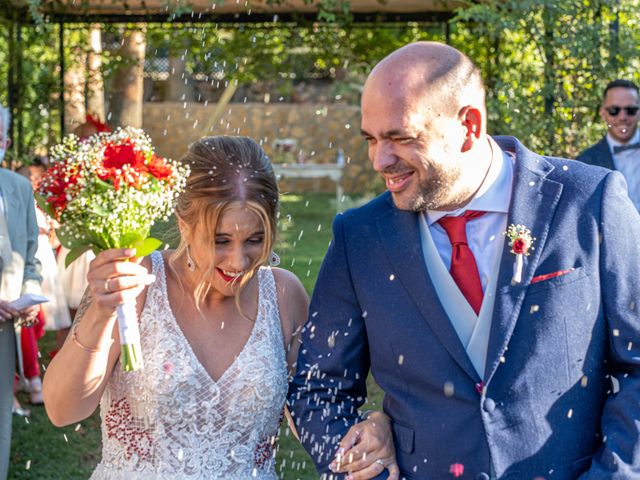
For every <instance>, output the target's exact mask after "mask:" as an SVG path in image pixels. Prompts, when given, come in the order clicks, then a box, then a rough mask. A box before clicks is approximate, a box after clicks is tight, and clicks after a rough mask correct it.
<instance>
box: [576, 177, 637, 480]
mask: <svg viewBox="0 0 640 480" xmlns="http://www.w3.org/2000/svg"><path fill="white" fill-rule="evenodd" d="M601 208H602V210H601V212H602V214H601V230H600V235H601V238H600V245H601V256H600V276H601V278H600V284H601V286H602V302H603V309H604V314H605V317H606V321H607V324H608V332H609V359H608V361H609V366H610V368H609V369H610V372H611V374H612V375H613V376H615V377H616V378H617V379H618V382H619V384H620V390H619V391H618V392H617V393H613V394H611V395H610V396H609V397H608V399H607V400H606V403H605V406H604V410H603V413H602V421H601V425H602V435H603V438H604V439H605V441H604V444H603V446H602V447H601V448H600V450H599V451H598V452H597V453H596V455H594V457H593V460H592V464H591V469H590V470H589V471H588V472H586V473H585V474H584V475H583V476H582V477H580V478H581V479H583V480H587V479H589V480H595V479H604V478H606V479H610V480H622V479H630V478H637V477H638V476H639V475H640V314H639V313H638V312H639V311H640V247H639V245H640V243H639V242H640V217H639V216H638V213H637V211H636V210H635V207H634V206H633V204H632V203H631V201H630V200H629V197H628V195H627V191H626V186H625V184H624V180H623V178H622V176H621V175H620V174H619V173H617V172H613V173H611V174H609V175H608V176H607V177H606V179H605V185H604V189H603V195H602V207H601Z"/></svg>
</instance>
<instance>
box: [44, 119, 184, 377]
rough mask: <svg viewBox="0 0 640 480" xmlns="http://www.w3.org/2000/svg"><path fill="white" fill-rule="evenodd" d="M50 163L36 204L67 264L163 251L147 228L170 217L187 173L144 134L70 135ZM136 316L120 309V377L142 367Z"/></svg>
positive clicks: (126, 130)
mask: <svg viewBox="0 0 640 480" xmlns="http://www.w3.org/2000/svg"><path fill="white" fill-rule="evenodd" d="M51 160H52V166H51V167H50V168H49V170H48V171H47V172H46V174H45V175H44V176H43V178H42V180H41V182H40V184H39V186H38V191H37V192H36V201H37V202H38V206H39V207H40V208H41V209H42V210H43V211H45V212H46V213H47V214H49V215H50V216H51V217H53V218H55V219H56V220H57V221H58V222H59V223H60V227H59V228H58V229H56V234H57V236H58V238H59V240H60V243H62V245H64V246H65V247H67V248H68V249H69V250H70V252H69V253H68V255H67V258H66V265H69V264H70V263H71V262H72V261H74V260H75V259H76V258H78V257H79V256H80V255H82V254H83V253H84V252H86V251H87V250H93V252H94V253H99V252H101V251H103V250H107V249H110V248H130V247H132V248H135V249H136V255H137V256H138V257H142V256H145V255H148V254H149V253H151V252H152V251H153V250H155V249H156V248H158V247H159V246H160V245H161V243H162V242H161V241H160V240H158V239H155V238H152V237H150V236H149V233H150V229H151V226H152V225H153V223H154V222H155V221H156V220H158V219H165V220H166V219H168V217H169V215H170V214H171V212H172V211H173V207H174V203H175V200H176V198H177V196H178V195H179V193H180V192H181V191H182V190H183V189H184V186H185V183H186V178H187V176H188V174H189V171H188V168H187V167H185V166H183V165H180V164H178V163H176V162H174V161H172V160H169V159H166V158H162V157H159V156H157V155H156V154H155V153H154V151H153V146H152V145H151V140H150V139H149V137H148V136H147V135H145V133H144V132H143V131H142V130H138V129H135V128H131V127H127V128H119V129H117V130H116V131H114V132H113V133H99V134H96V135H93V136H91V137H89V138H87V139H85V140H80V139H78V137H76V136H74V135H70V136H68V137H66V138H65V139H64V140H63V141H62V143H61V144H59V145H56V146H55V147H53V149H52V151H51ZM136 317H137V315H136V309H135V303H125V304H124V305H120V306H119V307H118V328H119V331H120V343H121V363H122V367H123V369H124V371H133V370H137V369H138V368H140V367H141V366H142V358H141V356H140V334H139V330H138V321H137V318H136Z"/></svg>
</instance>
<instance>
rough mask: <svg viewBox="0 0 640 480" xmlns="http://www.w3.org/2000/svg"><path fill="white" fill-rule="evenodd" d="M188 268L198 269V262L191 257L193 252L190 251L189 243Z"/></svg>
mask: <svg viewBox="0 0 640 480" xmlns="http://www.w3.org/2000/svg"><path fill="white" fill-rule="evenodd" d="M187 268H189V270H191V271H192V272H194V271H195V270H196V262H194V261H193V258H191V252H190V251H189V245H187Z"/></svg>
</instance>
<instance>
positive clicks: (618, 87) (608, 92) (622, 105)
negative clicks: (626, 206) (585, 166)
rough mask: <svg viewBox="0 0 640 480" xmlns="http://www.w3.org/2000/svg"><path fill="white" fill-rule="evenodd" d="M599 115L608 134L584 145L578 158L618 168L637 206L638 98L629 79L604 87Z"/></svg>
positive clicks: (639, 188)
mask: <svg viewBox="0 0 640 480" xmlns="http://www.w3.org/2000/svg"><path fill="white" fill-rule="evenodd" d="M600 116H601V117H602V119H603V120H604V121H605V124H606V125H607V134H606V135H605V136H604V137H603V138H602V140H600V141H599V142H598V143H596V144H595V145H592V146H591V147H589V148H587V149H586V150H585V151H584V152H582V153H581V154H580V155H579V156H578V160H580V161H582V162H585V163H589V164H591V165H598V166H601V167H606V168H609V169H611V170H618V171H620V173H622V175H623V176H624V178H625V180H626V181H627V185H628V187H629V196H630V197H631V200H632V201H633V203H634V205H635V206H636V208H637V209H638V210H640V130H638V121H639V120H640V98H639V95H638V86H637V85H636V84H635V83H633V82H631V81H629V80H614V81H612V82H610V83H609V84H608V85H607V87H606V88H605V89H604V96H603V99H602V106H601V107H600Z"/></svg>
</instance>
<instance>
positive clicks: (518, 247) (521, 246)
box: [513, 238, 527, 254]
mask: <svg viewBox="0 0 640 480" xmlns="http://www.w3.org/2000/svg"><path fill="white" fill-rule="evenodd" d="M513 252H514V253H518V254H525V253H527V242H525V241H524V239H522V238H516V239H515V240H514V241H513Z"/></svg>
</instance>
